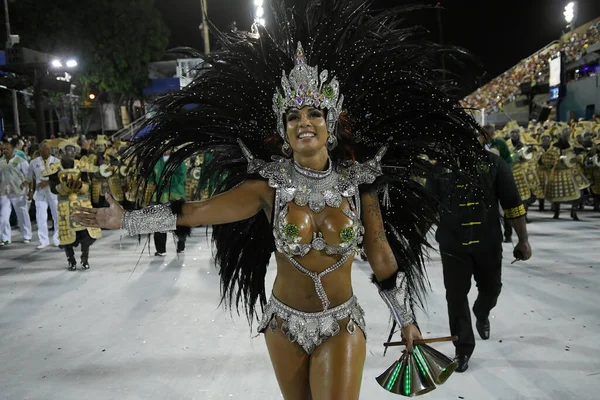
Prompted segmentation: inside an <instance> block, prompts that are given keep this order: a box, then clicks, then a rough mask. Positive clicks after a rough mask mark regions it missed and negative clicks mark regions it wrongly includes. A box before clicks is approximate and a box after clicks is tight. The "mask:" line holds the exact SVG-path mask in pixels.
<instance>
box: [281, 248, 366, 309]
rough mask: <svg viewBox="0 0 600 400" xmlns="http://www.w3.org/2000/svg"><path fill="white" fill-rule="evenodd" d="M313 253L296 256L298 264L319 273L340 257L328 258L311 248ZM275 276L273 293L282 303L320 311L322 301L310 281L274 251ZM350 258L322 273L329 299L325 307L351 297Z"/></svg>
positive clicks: (312, 282)
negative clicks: (333, 269) (327, 272)
mask: <svg viewBox="0 0 600 400" xmlns="http://www.w3.org/2000/svg"><path fill="white" fill-rule="evenodd" d="M313 252H314V253H315V254H314V255H313V254H310V253H309V254H307V255H306V256H304V257H302V258H300V259H298V261H299V262H300V264H301V265H302V266H303V267H304V268H306V269H307V270H309V271H314V272H316V273H319V272H321V271H323V270H325V269H327V268H329V267H330V266H331V265H332V264H334V263H335V262H336V261H337V260H339V257H340V256H337V257H330V256H326V255H320V254H321V253H319V252H316V251H314V250H313V251H311V253H313ZM275 258H276V261H277V276H276V278H275V283H274V285H273V295H274V296H275V297H276V298H277V299H278V300H280V301H281V302H283V303H284V304H286V305H288V306H290V307H292V308H294V309H296V310H298V311H304V312H319V311H323V304H322V302H321V299H320V298H319V296H318V295H317V291H316V289H315V283H314V281H313V280H312V279H311V278H310V277H308V276H306V275H304V274H303V273H301V272H299V271H298V270H297V269H296V268H294V266H293V265H292V264H290V262H289V261H288V260H287V259H286V258H285V256H283V255H281V254H279V253H276V255H275ZM353 259H354V257H350V258H348V260H346V262H345V263H344V264H343V265H342V266H341V267H340V268H338V269H336V270H335V271H333V272H331V273H329V274H327V275H325V276H324V277H323V278H322V279H321V282H322V283H323V288H324V289H325V293H327V298H328V299H329V302H330V305H329V308H333V307H335V306H338V305H340V304H343V303H345V302H346V301H348V300H349V299H350V298H351V297H352V294H353V292H352V279H351V273H352V261H353Z"/></svg>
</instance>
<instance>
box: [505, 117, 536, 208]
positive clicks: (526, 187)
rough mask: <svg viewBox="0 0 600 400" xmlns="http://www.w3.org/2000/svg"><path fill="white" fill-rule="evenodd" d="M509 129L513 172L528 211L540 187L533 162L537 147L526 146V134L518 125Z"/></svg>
mask: <svg viewBox="0 0 600 400" xmlns="http://www.w3.org/2000/svg"><path fill="white" fill-rule="evenodd" d="M512 122H514V125H511V127H510V128H509V132H510V140H508V142H507V144H508V148H509V150H510V152H511V153H512V171H513V175H514V178H515V183H516V184H517V188H518V190H519V196H520V197H521V200H522V201H523V204H524V205H525V210H527V208H528V206H529V203H530V202H531V199H532V196H533V190H534V189H535V188H536V187H537V186H539V182H538V181H537V174H536V173H535V169H534V166H533V164H532V160H533V159H534V153H535V152H536V149H535V146H534V145H532V144H525V143H524V140H523V136H524V133H523V132H522V129H521V128H520V127H519V126H518V125H517V124H516V122H515V121H512Z"/></svg>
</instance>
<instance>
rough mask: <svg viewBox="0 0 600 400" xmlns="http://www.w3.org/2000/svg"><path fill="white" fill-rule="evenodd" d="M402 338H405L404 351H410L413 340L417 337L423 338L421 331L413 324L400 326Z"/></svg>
mask: <svg viewBox="0 0 600 400" xmlns="http://www.w3.org/2000/svg"><path fill="white" fill-rule="evenodd" d="M402 338H403V339H404V340H406V351H408V352H409V353H412V350H413V341H414V340H417V339H423V337H422V336H421V332H419V329H418V328H417V326H416V325H415V324H410V325H406V326H405V327H404V328H402Z"/></svg>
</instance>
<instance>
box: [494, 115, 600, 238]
mask: <svg viewBox="0 0 600 400" xmlns="http://www.w3.org/2000/svg"><path fill="white" fill-rule="evenodd" d="M489 146H490V147H492V149H493V150H494V151H495V152H496V153H497V154H499V155H500V156H501V157H502V158H504V160H505V161H506V162H507V163H509V164H510V165H511V166H512V170H513V174H514V178H515V181H516V183H517V187H518V189H519V194H520V195H521V199H522V200H523V202H524V203H525V205H526V207H529V206H531V205H532V204H533V203H534V202H535V201H536V200H537V203H538V207H539V210H540V211H545V210H546V203H547V202H548V203H551V207H550V208H551V210H552V211H553V212H554V218H555V219H558V218H559V217H560V208H561V204H563V203H565V204H569V205H570V206H571V207H570V208H571V218H572V219H573V220H575V221H579V216H578V214H577V212H578V211H579V210H581V209H583V208H584V207H585V206H586V205H593V209H594V211H596V212H597V211H600V120H596V121H573V122H572V123H570V124H567V123H564V122H553V121H552V122H550V121H548V122H543V123H542V122H537V123H536V122H530V123H529V125H528V126H527V128H523V127H521V126H519V125H518V124H517V123H516V122H515V121H511V122H510V123H508V124H507V125H506V126H504V128H502V129H501V130H498V131H496V132H495V133H494V139H493V140H492V141H491V143H490V144H489ZM506 239H507V241H509V240H510V230H509V229H507V238H506Z"/></svg>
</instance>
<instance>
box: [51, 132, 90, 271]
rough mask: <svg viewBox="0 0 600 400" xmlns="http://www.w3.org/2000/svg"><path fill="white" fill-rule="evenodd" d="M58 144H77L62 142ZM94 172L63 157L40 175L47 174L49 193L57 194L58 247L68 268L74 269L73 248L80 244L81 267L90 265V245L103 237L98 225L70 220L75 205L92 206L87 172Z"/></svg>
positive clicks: (62, 146) (82, 164) (88, 167)
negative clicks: (67, 262)
mask: <svg viewBox="0 0 600 400" xmlns="http://www.w3.org/2000/svg"><path fill="white" fill-rule="evenodd" d="M59 147H60V148H61V150H63V151H64V149H66V148H67V147H73V148H76V147H78V146H77V145H76V144H74V143H72V142H69V141H65V142H62V143H61V144H60V145H59ZM93 171H94V166H92V165H90V164H89V163H87V162H85V161H84V162H81V161H80V160H68V159H65V158H64V157H63V159H62V160H61V162H60V163H56V164H51V165H50V167H49V168H48V169H46V170H45V171H44V172H43V173H42V175H43V176H47V177H49V181H50V188H51V190H52V192H54V193H56V194H57V195H58V236H59V240H60V247H61V248H63V249H64V250H65V253H66V254H67V259H68V261H69V270H70V271H74V270H75V269H76V261H75V253H74V250H73V247H76V246H78V245H81V267H82V268H83V269H88V268H89V262H88V256H89V247H90V246H91V245H92V244H93V243H94V241H95V240H96V239H98V238H100V237H101V236H102V232H101V230H100V229H98V228H85V227H83V226H81V225H79V224H78V223H77V222H75V221H74V220H72V219H71V214H72V213H74V212H75V210H76V208H77V207H91V206H92V205H91V203H90V199H89V195H88V191H89V187H88V184H87V183H86V182H85V178H86V175H87V174H88V173H89V172H93Z"/></svg>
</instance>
